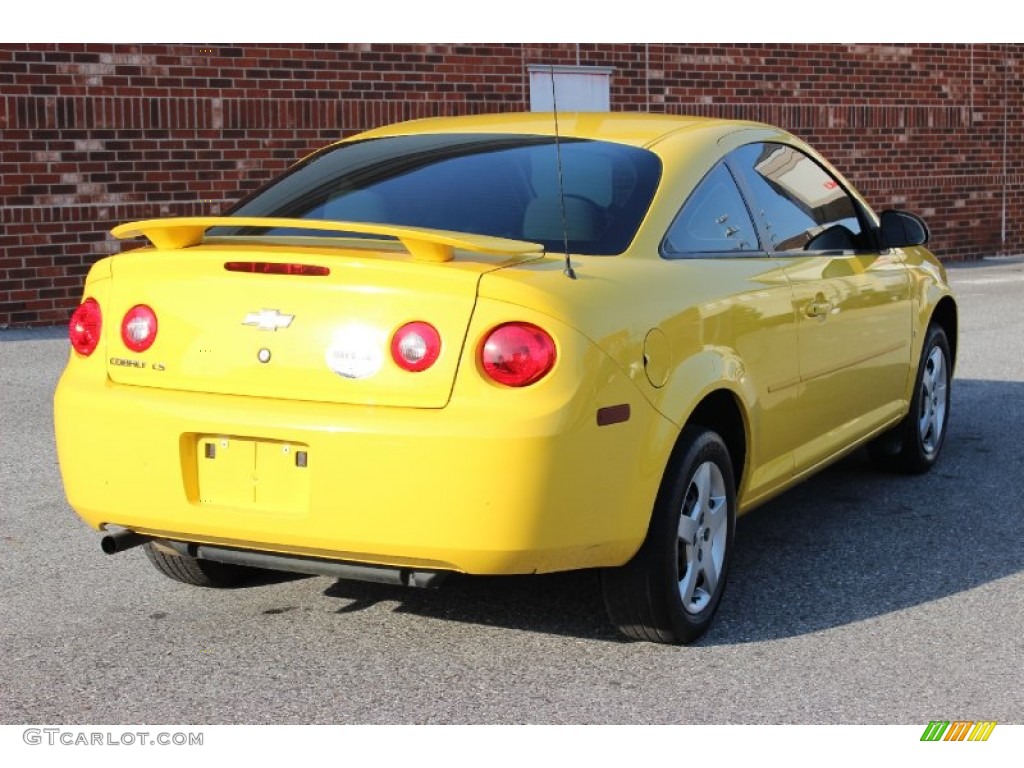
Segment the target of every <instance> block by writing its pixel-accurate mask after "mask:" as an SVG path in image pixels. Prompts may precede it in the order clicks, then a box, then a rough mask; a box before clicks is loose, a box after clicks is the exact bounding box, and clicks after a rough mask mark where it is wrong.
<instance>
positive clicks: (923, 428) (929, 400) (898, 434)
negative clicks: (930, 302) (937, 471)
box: [868, 325, 953, 474]
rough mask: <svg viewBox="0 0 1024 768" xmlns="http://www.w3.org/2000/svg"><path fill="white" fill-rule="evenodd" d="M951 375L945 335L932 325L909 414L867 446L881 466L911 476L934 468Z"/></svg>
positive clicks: (943, 434)
mask: <svg viewBox="0 0 1024 768" xmlns="http://www.w3.org/2000/svg"><path fill="white" fill-rule="evenodd" d="M952 376H953V365H952V357H951V355H950V352H949V341H948V339H947V338H946V332H945V331H944V330H943V329H942V327H941V326H938V325H932V326H929V328H928V333H927V335H926V336H925V341H924V348H923V349H922V351H921V364H920V365H919V366H918V369H917V379H916V380H915V382H914V396H913V398H912V399H911V401H910V411H909V413H907V415H906V417H905V418H904V419H903V421H901V422H900V423H899V424H897V425H896V426H895V427H893V428H892V429H891V430H889V431H888V432H886V433H885V434H884V435H882V436H881V437H879V438H878V439H877V440H875V441H874V442H872V443H871V444H870V445H869V446H868V451H869V453H870V454H871V458H872V459H873V460H874V462H875V463H876V464H877V465H878V466H880V467H882V468H883V469H888V470H892V471H895V472H906V473H909V474H919V473H921V472H927V471H928V470H929V469H931V468H932V465H934V464H935V462H936V461H937V460H938V458H939V452H940V451H941V450H942V444H943V442H944V441H945V439H946V427H947V425H948V423H949V398H950V391H951V383H952V381H951V380H952Z"/></svg>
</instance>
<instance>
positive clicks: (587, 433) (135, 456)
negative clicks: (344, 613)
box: [54, 361, 675, 574]
mask: <svg viewBox="0 0 1024 768" xmlns="http://www.w3.org/2000/svg"><path fill="white" fill-rule="evenodd" d="M74 362H75V361H72V364H71V365H69V367H68V369H67V370H66V371H65V373H64V375H63V377H62V379H61V381H60V384H59V385H58V388H57V392H56V395H55V401H54V412H55V424H56V437H57V451H58V458H59V461H60V467H61V473H62V476H63V479H64V485H65V491H66V494H67V498H68V501H69V503H70V504H71V506H72V507H73V508H74V509H75V511H76V512H77V513H78V514H79V515H80V516H81V517H82V518H83V519H84V520H85V521H86V522H87V523H88V524H89V525H91V526H92V527H94V528H97V529H102V528H103V527H104V526H106V525H111V524H113V525H118V526H124V527H126V528H130V529H132V530H134V531H137V532H139V533H142V534H146V535H151V536H155V537H161V538H167V539H173V540H179V541H185V542H193V543H199V544H211V545H220V546H227V547H235V548H243V549H251V550H256V551H264V552H274V553H282V554H291V555H305V556H314V557H326V558H336V559H338V560H345V561H351V562H358V563H367V564H377V565H386V566H393V567H400V568H417V569H432V570H452V571H460V572H465V573H474V574H512V573H533V572H550V571H559V570H570V569H577V568H588V567H597V566H614V565H620V564H622V563H624V562H626V561H627V560H628V559H629V558H630V557H631V556H632V555H633V553H634V552H635V551H636V549H637V548H638V547H639V545H640V543H641V542H642V540H643V538H644V535H645V534H646V528H647V521H648V518H649V515H650V510H651V506H652V505H653V502H654V497H655V495H656V492H657V488H658V484H659V482H660V479H661V473H662V471H663V468H664V465H665V458H666V455H667V450H668V448H669V447H670V446H671V444H672V439H673V433H674V429H675V428H674V426H673V425H672V424H671V423H670V422H668V421H667V420H665V419H664V418H663V417H662V416H660V414H658V413H657V412H656V411H654V409H653V408H651V407H650V405H649V404H648V403H647V401H646V400H645V399H644V398H642V397H641V396H640V395H639V394H638V392H637V390H636V388H635V387H634V386H633V385H632V383H631V382H629V381H628V380H627V379H625V377H623V376H622V374H621V373H620V372H619V371H618V370H617V369H615V368H614V367H613V366H604V365H602V366H601V371H600V372H601V374H602V375H603V377H604V378H603V381H602V388H601V401H600V402H598V401H597V400H596V399H595V400H591V399H588V395H587V394H586V393H587V392H588V391H590V392H592V391H593V388H588V387H583V386H580V387H577V388H575V389H574V391H573V392H572V393H571V394H570V395H569V396H568V399H567V400H565V401H563V402H559V403H557V404H556V405H557V407H552V402H551V400H550V398H549V399H548V400H544V399H542V398H537V399H535V400H531V399H530V396H529V395H528V394H527V393H525V392H524V393H523V394H522V405H523V407H522V408H518V409H517V408H512V407H508V405H509V401H508V399H507V398H508V397H509V396H510V395H509V393H508V392H505V393H503V394H502V396H503V397H505V398H506V400H505V401H504V403H505V407H496V406H495V405H494V404H493V403H488V402H486V398H476V397H470V398H466V402H465V404H463V405H459V400H460V398H459V397H457V396H453V398H452V403H450V404H449V405H448V407H446V408H444V409H414V408H388V407H374V406H349V405H332V404H323V403H311V402H301V401H277V400H269V399H262V398H253V397H236V396H231V395H219V394H203V393H189V392H177V391H169V390H157V389H152V388H147V387H135V386H124V385H116V384H113V383H111V382H110V381H109V380H106V379H105V378H104V379H100V378H99V377H97V376H95V373H96V371H95V370H90V368H91V366H76V365H75V364H74ZM609 381H610V382H611V384H610V385H609V384H608V382H609ZM455 394H456V395H457V394H458V392H456V393H455ZM511 396H514V395H511ZM530 402H536V403H538V405H537V407H536V408H535V409H534V410H529V408H528V406H527V405H526V404H528V403H530ZM619 403H628V404H629V406H630V412H631V417H630V419H629V421H627V422H623V423H618V424H613V425H609V426H603V427H599V426H597V420H596V418H595V414H596V409H597V408H598V407H603V406H609V405H615V404H619ZM211 436H212V437H215V438H224V439H227V440H229V441H240V442H241V443H259V444H261V445H270V446H275V447H277V446H289V447H291V448H296V447H302V448H303V449H304V450H305V451H306V452H307V454H308V460H307V466H306V467H305V472H304V473H303V472H300V471H298V470H293V469H289V470H288V472H287V473H285V474H287V475H288V478H289V479H287V480H279V477H278V475H279V474H280V473H278V472H276V471H273V472H267V473H266V475H267V476H266V477H254V478H253V482H255V483H262V484H263V485H264V487H265V488H269V489H270V491H271V492H270V493H269V495H268V494H264V495H263V497H262V501H261V500H257V501H256V502H251V503H250V502H239V503H233V502H231V501H230V500H229V498H228V497H227V496H224V495H223V494H221V495H218V494H214V495H213V497H212V498H211V497H210V494H209V493H207V492H206V490H204V488H203V487H202V486H203V482H204V481H203V478H202V474H201V472H200V471H199V467H200V463H201V462H203V461H205V460H207V459H206V457H205V456H204V455H203V442H202V440H203V438H204V437H205V438H209V437H211ZM282 450H283V448H282ZM265 466H269V465H265ZM236 477H238V478H241V477H242V475H238V474H236ZM239 482H243V481H242V480H241V479H240V480H239ZM282 483H283V484H282ZM206 485H207V486H209V481H208V479H207V481H206ZM268 499H269V500H268Z"/></svg>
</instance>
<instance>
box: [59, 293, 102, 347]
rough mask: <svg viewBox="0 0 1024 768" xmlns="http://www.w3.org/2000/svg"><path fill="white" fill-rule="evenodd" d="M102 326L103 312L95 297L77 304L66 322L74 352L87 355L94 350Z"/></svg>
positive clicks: (97, 344)
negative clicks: (69, 319) (69, 320)
mask: <svg viewBox="0 0 1024 768" xmlns="http://www.w3.org/2000/svg"><path fill="white" fill-rule="evenodd" d="M102 328H103V313H102V312H100V305H99V302H98V301H96V299H86V300H85V301H83V302H82V303H81V304H79V305H78V309H76V310H75V311H74V313H72V315H71V322H70V323H68V338H69V339H70V340H71V346H72V347H74V349H75V352H77V353H78V354H80V355H85V356H86V357H88V356H89V355H91V354H92V353H93V352H95V351H96V347H97V346H99V343H100V330H101V329H102Z"/></svg>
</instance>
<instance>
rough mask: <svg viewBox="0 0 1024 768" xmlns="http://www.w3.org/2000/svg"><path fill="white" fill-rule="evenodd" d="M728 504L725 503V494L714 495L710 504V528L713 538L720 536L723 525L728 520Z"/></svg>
mask: <svg viewBox="0 0 1024 768" xmlns="http://www.w3.org/2000/svg"><path fill="white" fill-rule="evenodd" d="M728 519H729V515H728V505H727V504H726V503H725V496H712V497H711V500H710V503H709V504H708V528H709V529H710V530H711V539H712V541H714V540H715V539H716V538H717V537H718V533H719V531H721V530H722V526H724V525H725V523H726V521H728Z"/></svg>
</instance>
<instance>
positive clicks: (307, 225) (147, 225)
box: [111, 216, 544, 262]
mask: <svg viewBox="0 0 1024 768" xmlns="http://www.w3.org/2000/svg"><path fill="white" fill-rule="evenodd" d="M210 227H267V228H269V227H275V228H276V227H287V228H289V229H309V230H313V231H320V232H355V233H358V234H363V235H386V236H388V237H394V238H396V239H397V240H399V241H400V242H401V243H402V245H403V247H404V248H405V249H406V250H407V251H408V252H409V253H410V254H411V255H412V257H413V258H414V259H416V260H417V261H437V262H440V261H451V260H452V259H453V258H454V257H455V253H454V250H455V249H456V248H459V249H461V250H466V251H472V252H474V253H491V254H497V255H499V256H518V255H521V254H525V253H541V252H542V251H543V250H544V246H542V245H540V244H538V243H528V242H526V241H524V240H509V239H507V238H504V237H490V236H488V235H474V234H470V233H468V232H450V231H448V230H443V229H426V228H424V227H406V226H401V225H398V224H369V223H367V222H364V221H324V220H322V219H277V218H261V217H255V216H189V217H180V218H172V219H149V220H147V221H135V222H132V223H130V224H121V225H120V226H117V227H114V229H113V230H111V234H112V235H113V236H114V237H116V238H118V239H119V240H125V239H127V238H131V237H145V238H146V239H148V240H149V241H150V242H151V243H152V244H153V245H154V246H156V247H157V248H160V249H162V250H175V249H178V248H188V247H189V246H192V245H199V244H200V243H201V242H203V235H204V233H205V232H206V230H207V229H209V228H210Z"/></svg>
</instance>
